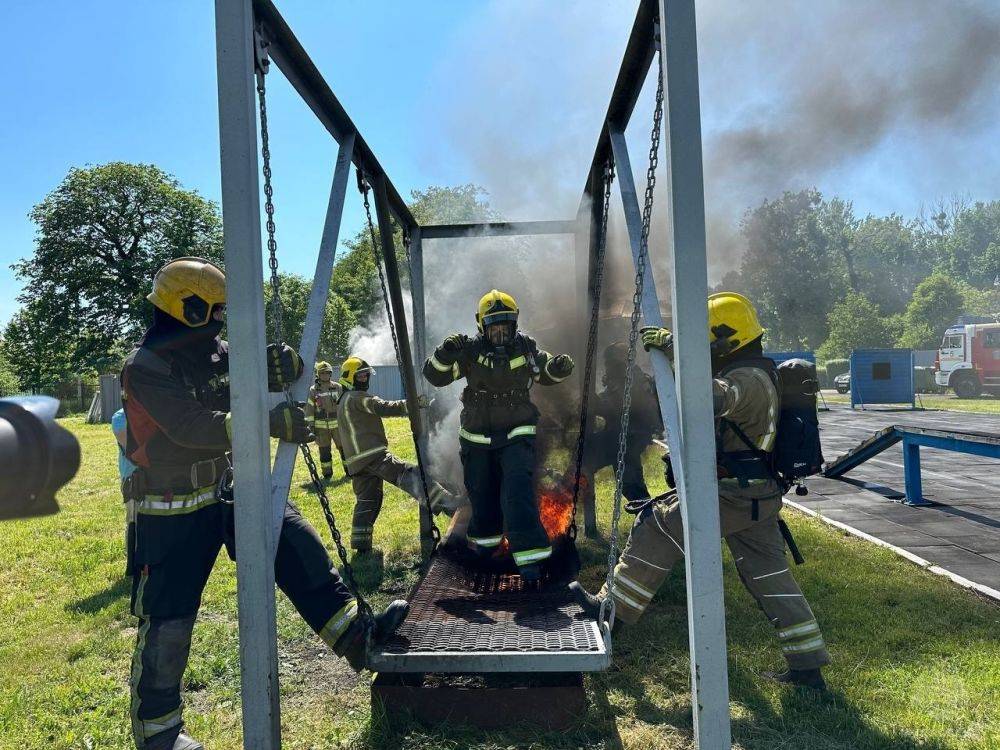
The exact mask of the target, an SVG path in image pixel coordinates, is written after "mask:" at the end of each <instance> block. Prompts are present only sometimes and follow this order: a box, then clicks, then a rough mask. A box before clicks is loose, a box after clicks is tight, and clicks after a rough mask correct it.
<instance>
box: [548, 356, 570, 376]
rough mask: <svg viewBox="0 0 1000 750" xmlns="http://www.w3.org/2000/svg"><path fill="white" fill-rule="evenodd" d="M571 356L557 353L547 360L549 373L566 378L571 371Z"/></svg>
mask: <svg viewBox="0 0 1000 750" xmlns="http://www.w3.org/2000/svg"><path fill="white" fill-rule="evenodd" d="M573 367H574V365H573V358H572V357H570V356H569V355H568V354H557V355H556V356H554V357H553V358H552V359H551V360H550V361H549V366H548V368H547V369H548V371H549V375H551V376H552V377H554V378H568V377H569V376H570V375H571V374H572V373H573Z"/></svg>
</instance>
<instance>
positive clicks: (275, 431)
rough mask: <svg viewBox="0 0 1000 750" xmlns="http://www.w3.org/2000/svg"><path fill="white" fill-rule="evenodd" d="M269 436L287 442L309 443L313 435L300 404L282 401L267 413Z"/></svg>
mask: <svg viewBox="0 0 1000 750" xmlns="http://www.w3.org/2000/svg"><path fill="white" fill-rule="evenodd" d="M268 425H269V428H270V430H271V437H276V438H278V440H284V441H285V442H288V443H309V442H312V440H313V438H314V437H315V436H314V435H313V433H312V430H311V429H309V423H308V422H306V413H305V412H304V411H303V410H302V405H301V404H295V405H294V406H292V405H290V404H289V403H288V402H287V401H285V402H282V403H280V404H278V405H277V406H275V407H274V408H273V409H271V411H270V413H269V414H268Z"/></svg>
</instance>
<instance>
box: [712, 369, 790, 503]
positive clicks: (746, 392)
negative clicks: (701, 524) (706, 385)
mask: <svg viewBox="0 0 1000 750" xmlns="http://www.w3.org/2000/svg"><path fill="white" fill-rule="evenodd" d="M764 363H766V360H765V361H764V362H763V363H760V364H758V363H756V362H755V361H754V360H747V361H744V362H736V363H734V364H733V365H730V366H729V367H726V368H725V369H723V370H722V372H721V373H720V374H719V376H717V377H716V378H714V379H713V380H712V402H713V407H714V411H715V434H716V450H717V452H718V454H719V456H720V457H721V460H720V467H719V493H720V494H722V495H726V496H729V497H734V498H741V499H745V500H759V499H762V498H766V497H773V496H775V495H780V494H781V488H780V487H779V486H778V483H777V482H776V481H775V480H774V478H773V476H770V475H768V474H767V472H760V471H758V472H757V473H758V474H762V475H761V476H757V477H755V478H751V479H749V480H747V481H743V482H741V481H740V480H739V479H737V478H736V477H733V476H731V474H732V473H733V472H732V471H730V470H727V468H726V466H725V464H726V463H727V462H726V460H725V458H726V454H730V455H737V454H741V453H742V454H746V453H747V451H748V449H749V446H748V445H747V444H746V443H745V442H744V441H743V439H742V438H741V437H740V436H739V434H738V432H737V431H736V430H735V429H733V427H732V426H731V425H736V427H738V428H739V429H740V430H741V431H742V432H743V434H744V435H745V436H746V437H747V438H749V440H750V442H751V443H753V445H754V448H756V449H757V450H760V451H764V452H765V453H771V452H772V451H773V450H774V441H775V438H776V437H777V432H778V417H779V414H780V411H781V401H780V395H779V393H778V388H777V386H776V385H775V382H774V380H773V379H772V377H771V374H770V373H769V372H768V371H767V370H765V369H764V367H763V366H761V365H762V364H764ZM729 423H731V424H729ZM727 475H729V476H727Z"/></svg>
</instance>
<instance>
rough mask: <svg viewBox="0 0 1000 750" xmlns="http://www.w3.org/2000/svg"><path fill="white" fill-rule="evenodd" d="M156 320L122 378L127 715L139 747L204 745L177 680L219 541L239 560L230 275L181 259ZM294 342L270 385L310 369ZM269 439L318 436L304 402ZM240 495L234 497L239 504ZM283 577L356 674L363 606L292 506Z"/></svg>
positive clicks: (388, 627) (163, 272)
mask: <svg viewBox="0 0 1000 750" xmlns="http://www.w3.org/2000/svg"><path fill="white" fill-rule="evenodd" d="M148 299H149V301H150V302H151V303H152V304H153V324H152V326H150V328H149V329H148V330H147V331H146V333H145V335H144V336H143V338H142V339H141V340H140V341H139V343H138V344H137V346H136V348H135V349H133V350H132V352H131V353H130V354H129V355H128V357H127V359H126V360H125V365H124V367H123V369H122V374H121V382H122V389H123V401H124V408H125V415H126V418H127V420H126V421H127V426H126V430H127V434H126V448H125V453H126V457H127V458H128V459H129V460H130V461H131V462H133V463H134V464H135V465H136V467H137V468H136V469H135V471H133V472H132V473H131V475H130V476H129V478H128V480H127V482H126V483H125V492H126V495H127V497H128V498H129V499H130V500H131V501H132V503H133V504H134V507H135V543H134V545H133V546H131V547H130V549H129V550H128V552H129V556H130V558H131V565H130V567H131V568H132V570H133V578H132V602H131V608H132V612H133V614H134V615H135V616H136V617H138V618H139V629H138V637H137V641H136V648H135V655H134V657H133V661H132V677H131V680H130V684H131V718H132V731H133V736H134V739H135V743H136V747H137V748H140V749H144V750H163V749H164V748H167V749H170V750H197V749H198V748H201V747H202V745H201V744H200V743H198V742H196V741H194V740H193V739H191V738H190V737H189V736H188V735H187V734H186V733H184V731H183V729H184V723H183V719H182V713H181V712H182V705H183V704H182V700H181V694H180V686H181V678H182V676H183V674H184V668H185V665H186V664H187V660H188V652H189V649H190V646H191V634H192V629H193V627H194V622H195V617H196V615H197V613H198V609H199V606H200V604H201V595H202V591H203V589H204V587H205V583H206V582H207V580H208V576H209V574H210V573H211V571H212V567H213V565H214V563H215V558H216V556H217V554H218V552H219V549H220V547H222V546H223V545H225V547H226V550H227V552H228V553H229V555H230V557H234V554H235V550H234V543H233V508H232V505H231V502H228V498H226V497H225V496H224V495H223V494H222V493H221V492H219V491H217V490H218V488H219V487H221V484H222V483H221V481H220V480H222V479H223V478H225V477H226V476H227V475H228V469H229V457H228V453H227V452H228V451H229V449H230V440H231V437H232V433H231V427H230V416H229V402H230V393H229V350H228V344H227V343H226V342H225V341H222V340H220V339H219V336H218V334H219V332H220V331H221V329H222V326H223V323H224V320H225V305H226V282H225V276H224V274H223V272H222V270H221V269H219V268H218V267H217V266H215V265H214V264H212V263H210V262H209V261H207V260H203V259H201V258H179V259H176V260H173V261H171V262H169V263H167V264H166V265H165V266H163V268H161V269H160V270H159V271H158V272H157V274H156V277H155V279H154V280H153V289H152V293H151V294H149V296H148ZM301 367H302V360H301V359H300V358H299V357H298V355H297V354H296V353H295V352H294V350H292V349H291V348H290V347H288V346H286V345H283V344H282V345H280V346H279V345H274V344H272V345H271V346H269V347H268V350H267V371H268V386H269V388H270V390H272V391H278V390H281V388H282V386H283V385H284V384H285V383H288V382H292V381H293V380H295V379H296V378H297V377H298V376H299V375H300V374H301ZM269 423H270V433H271V436H272V437H277V438H279V439H281V440H287V441H292V442H300V441H306V440H309V439H311V437H312V435H311V433H310V432H309V429H308V426H307V424H306V421H305V415H304V413H303V411H302V409H301V408H299V407H297V406H290V405H289V404H287V403H282V404H280V405H279V406H276V407H275V408H274V409H272V410H271V412H270V415H269ZM238 501H239V499H238V498H237V502H238ZM274 572H275V580H276V581H277V584H278V586H279V587H280V588H281V590H282V591H284V592H285V594H287V595H288V598H289V599H290V600H291V601H292V603H293V604H294V605H295V607H296V609H297V610H298V611H299V613H300V614H301V615H302V617H303V618H304V619H305V620H306V622H307V623H308V624H309V625H310V626H311V627H312V629H313V630H315V631H316V633H318V634H319V636H320V637H321V638H322V639H323V640H324V641H325V642H326V643H327V644H328V645H329V646H330V647H331V648H332V649H333V650H334V651H335V652H336V653H338V654H339V655H341V656H344V657H346V658H347V659H348V661H349V662H350V664H351V665H352V666H353V667H354V668H355V669H360V668H361V666H362V661H363V658H364V651H365V645H366V638H367V628H366V627H365V626H364V623H362V622H361V621H360V620H359V618H358V615H357V602H356V601H355V599H354V598H353V597H352V596H351V594H350V592H349V591H348V589H347V588H346V586H345V585H344V583H343V582H342V580H341V578H340V576H339V575H338V573H337V571H336V569H335V568H334V567H333V565H332V564H331V562H330V558H329V556H328V555H327V553H326V549H325V548H324V546H323V543H322V541H320V538H319V536H317V534H316V532H315V531H314V530H313V528H312V527H311V526H310V525H309V524H308V523H307V522H306V521H305V519H304V518H303V517H302V516H301V515H300V513H299V511H298V510H297V509H296V508H295V507H294V506H293V505H291V504H288V505H286V507H285V514H284V523H283V526H282V529H281V533H280V537H279V541H278V548H277V553H276V557H275V561H274ZM408 606H409V605H407V603H406V602H404V601H396V602H393V603H392V604H391V605H390V606H389V608H388V609H387V610H386V611H385V612H383V613H382V614H380V615H378V616H377V617H376V622H375V628H374V630H375V636H374V637H377V638H381V637H384V636H385V635H387V634H388V633H390V632H391V631H392V630H393V629H395V627H396V626H398V624H399V623H400V622H401V621H402V620H403V618H404V617H405V616H406V611H407V609H408Z"/></svg>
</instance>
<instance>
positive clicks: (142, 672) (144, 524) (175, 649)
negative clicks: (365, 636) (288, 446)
mask: <svg viewBox="0 0 1000 750" xmlns="http://www.w3.org/2000/svg"><path fill="white" fill-rule="evenodd" d="M136 505H137V511H138V513H137V516H136V537H137V540H136V547H135V550H134V561H135V566H134V572H133V576H132V613H133V614H134V615H135V616H136V617H138V618H139V630H138V637H137V639H136V648H135V654H134V656H133V658H132V674H131V679H130V681H129V682H130V687H131V718H132V733H133V737H134V739H135V744H136V747H137V748H139V749H140V750H160V748H163V747H165V748H170V747H172V745H173V741H174V739H175V738H176V737H177V735H178V734H179V733H180V732H181V730H182V729H183V727H184V722H183V718H182V709H183V702H182V699H181V680H182V678H183V676H184V669H185V667H186V665H187V661H188V654H189V652H190V649H191V633H192V630H193V628H194V622H195V617H196V616H197V614H198V608H199V607H200V605H201V595H202V592H203V590H204V588H205V584H206V583H207V582H208V577H209V574H210V573H211V572H212V567H213V566H214V564H215V558H216V556H217V555H218V553H219V549H220V548H221V547H222V546H225V547H226V549H227V552H228V553H229V555H230V557H232V558H233V559H235V548H234V543H233V509H232V506H230V505H224V504H222V503H219V502H217V501H216V500H215V498H214V487H205V488H201V489H200V490H196V491H195V492H193V493H191V494H190V495H185V496H181V495H174V496H170V497H165V496H155V495H147V496H146V497H145V498H143V499H142V500H139V501H137V502H136ZM274 573H275V579H276V581H277V584H278V586H279V587H280V588H281V590H282V591H284V592H285V594H286V595H287V596H288V598H289V599H290V600H291V602H292V604H293V605H294V606H295V608H296V609H297V610H298V611H299V614H301V615H302V617H303V619H305V621H306V622H307V623H308V624H309V626H310V627H311V628H312V629H313V630H314V631H316V633H318V634H319V636H320V637H321V638H322V639H323V640H324V641H325V642H326V643H327V644H328V645H330V646H331V647H333V648H334V650H336V648H335V644H336V643H337V640H338V639H339V638H340V636H341V635H342V634H343V633H344V631H346V630H347V628H348V627H349V626H350V625H351V623H352V622H353V621H354V619H355V617H356V616H357V602H356V601H355V600H354V598H353V597H352V596H351V594H350V592H349V591H348V589H347V587H346V586H345V585H344V583H343V581H342V580H341V578H340V575H339V574H338V573H337V570H336V569H335V568H334V567H333V564H332V563H331V562H330V557H329V555H327V553H326V548H325V547H324V546H323V542H322V541H321V540H320V538H319V536H318V535H317V534H316V531H315V530H314V529H313V528H312V526H310V525H309V523H308V522H307V521H306V520H305V519H304V518H303V517H302V515H301V514H300V513H299V511H298V510H297V509H296V508H295V507H294V506H293V505H291V504H289V505H287V506H286V507H285V518H284V524H283V526H282V528H281V536H280V538H279V542H278V550H277V556H276V558H275V561H274Z"/></svg>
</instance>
